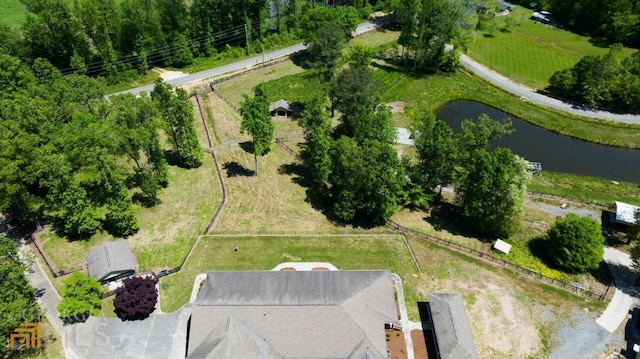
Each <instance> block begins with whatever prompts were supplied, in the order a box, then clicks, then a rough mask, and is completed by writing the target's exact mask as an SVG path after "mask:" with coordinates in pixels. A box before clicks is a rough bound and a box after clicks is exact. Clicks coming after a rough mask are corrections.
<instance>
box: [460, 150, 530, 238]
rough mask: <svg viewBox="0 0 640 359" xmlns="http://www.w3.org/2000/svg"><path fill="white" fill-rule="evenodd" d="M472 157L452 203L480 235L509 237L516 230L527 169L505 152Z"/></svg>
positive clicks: (519, 219)
mask: <svg viewBox="0 0 640 359" xmlns="http://www.w3.org/2000/svg"><path fill="white" fill-rule="evenodd" d="M474 156H475V159H474V160H473V161H472V162H471V163H468V164H466V166H467V173H466V175H465V176H464V178H463V179H462V180H461V181H460V183H459V184H458V185H457V186H456V200H457V202H458V203H459V204H460V206H461V208H462V210H463V212H464V214H465V215H466V216H467V218H468V219H469V222H470V223H471V225H472V226H473V227H475V228H476V230H478V231H479V232H480V233H483V234H488V235H498V236H509V235H511V234H513V233H514V232H515V231H516V230H517V229H518V228H519V226H520V221H521V219H522V215H523V207H522V206H523V202H524V196H525V194H526V188H527V187H526V185H527V183H528V181H529V179H530V176H531V174H530V173H529V167H528V165H527V164H526V162H524V160H522V159H520V158H518V157H516V156H514V155H513V154H512V153H511V151H510V150H509V149H506V148H497V149H495V150H494V151H493V152H487V151H484V150H483V151H477V152H475V153H474Z"/></svg>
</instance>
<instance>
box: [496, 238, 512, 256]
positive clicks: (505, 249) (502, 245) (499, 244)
mask: <svg viewBox="0 0 640 359" xmlns="http://www.w3.org/2000/svg"><path fill="white" fill-rule="evenodd" d="M493 249H495V250H497V251H498V252H502V253H504V254H509V251H510V250H511V245H510V244H509V243H507V242H505V241H503V240H502V239H498V240H497V241H496V243H495V244H494V245H493Z"/></svg>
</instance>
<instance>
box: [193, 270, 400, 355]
mask: <svg viewBox="0 0 640 359" xmlns="http://www.w3.org/2000/svg"><path fill="white" fill-rule="evenodd" d="M192 310H193V312H192V318H191V327H190V332H189V349H188V357H189V358H198V359H200V358H209V357H212V356H211V355H212V354H211V353H217V354H218V356H215V357H216V358H239V357H243V358H253V357H254V356H247V354H246V353H247V352H246V351H247V350H249V351H250V353H261V355H262V353H264V356H255V357H256V358H257V357H260V358H262V357H264V358H272V357H273V358H275V357H277V358H353V359H362V358H370V359H373V358H375V359H385V358H386V357H387V349H386V341H385V335H384V324H385V323H389V322H395V321H396V320H397V312H396V307H395V299H394V295H393V287H392V282H391V276H390V272H389V271H280V272H274V271H244V272H209V273H208V274H207V279H206V282H205V284H204V286H203V287H202V289H201V291H200V293H199V294H198V297H197V298H196V300H195V302H194V303H193V308H192ZM327 343H331V345H327ZM222 353H224V355H223V354H222Z"/></svg>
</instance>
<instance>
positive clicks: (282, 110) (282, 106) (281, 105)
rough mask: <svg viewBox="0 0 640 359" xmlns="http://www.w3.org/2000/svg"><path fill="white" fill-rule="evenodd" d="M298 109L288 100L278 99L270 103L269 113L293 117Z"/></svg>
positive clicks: (275, 115)
mask: <svg viewBox="0 0 640 359" xmlns="http://www.w3.org/2000/svg"><path fill="white" fill-rule="evenodd" d="M296 112H297V110H296V108H295V106H293V105H292V104H290V103H289V102H287V100H282V99H281V100H278V101H276V102H273V103H271V104H270V105H269V113H270V114H271V116H273V117H293V116H295V114H296Z"/></svg>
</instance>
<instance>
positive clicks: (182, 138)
mask: <svg viewBox="0 0 640 359" xmlns="http://www.w3.org/2000/svg"><path fill="white" fill-rule="evenodd" d="M151 97H152V98H153V100H154V102H155V103H156V105H157V106H158V108H159V109H160V113H161V114H162V118H163V120H164V122H165V129H166V131H167V133H168V134H169V138H170V141H171V144H172V146H173V150H174V151H175V153H176V154H177V155H178V156H179V157H180V159H181V161H182V163H183V164H184V165H185V166H187V167H198V166H200V165H201V164H202V157H203V153H202V148H201V147H200V144H199V142H198V136H197V133H196V128H195V124H194V121H195V117H194V115H195V114H194V112H193V105H192V104H191V102H190V101H189V96H188V95H187V92H186V91H185V90H183V89H181V88H177V89H176V95H173V94H172V93H171V85H169V84H167V83H165V82H163V81H162V80H160V79H159V80H158V81H156V84H155V88H154V89H153V92H152V93H151Z"/></svg>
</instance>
